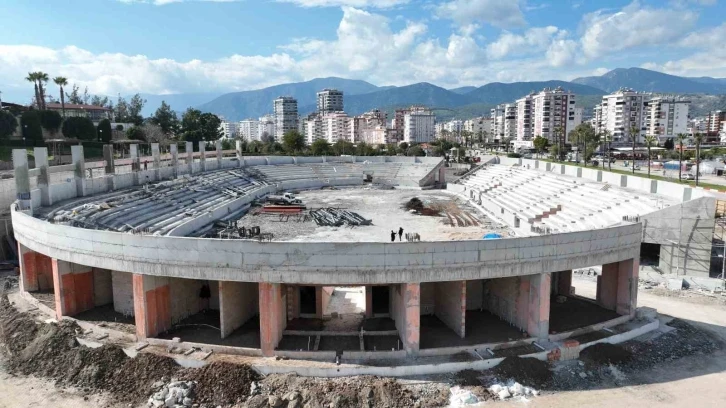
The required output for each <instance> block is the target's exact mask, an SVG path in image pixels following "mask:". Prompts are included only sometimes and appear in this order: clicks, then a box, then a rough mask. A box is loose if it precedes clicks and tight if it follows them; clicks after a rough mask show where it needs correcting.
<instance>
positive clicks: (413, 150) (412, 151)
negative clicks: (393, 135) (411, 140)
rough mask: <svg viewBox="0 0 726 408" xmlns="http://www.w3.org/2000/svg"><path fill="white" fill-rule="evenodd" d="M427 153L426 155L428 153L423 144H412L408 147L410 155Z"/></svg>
mask: <svg viewBox="0 0 726 408" xmlns="http://www.w3.org/2000/svg"><path fill="white" fill-rule="evenodd" d="M425 155H426V153H425V152H424V151H423V149H422V148H421V146H418V145H416V146H411V147H410V148H409V149H408V156H425Z"/></svg>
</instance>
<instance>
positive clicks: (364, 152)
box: [355, 142, 378, 156]
mask: <svg viewBox="0 0 726 408" xmlns="http://www.w3.org/2000/svg"><path fill="white" fill-rule="evenodd" d="M377 153H378V152H377V149H376V148H375V147H373V145H370V144H368V143H366V142H360V143H358V144H357V145H356V146H355V154H357V155H358V156H375V155H376V154H377Z"/></svg>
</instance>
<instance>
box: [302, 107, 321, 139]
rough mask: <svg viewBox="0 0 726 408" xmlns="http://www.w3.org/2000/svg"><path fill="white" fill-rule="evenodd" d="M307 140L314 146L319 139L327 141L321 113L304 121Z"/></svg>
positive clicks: (311, 115) (314, 114)
mask: <svg viewBox="0 0 726 408" xmlns="http://www.w3.org/2000/svg"><path fill="white" fill-rule="evenodd" d="M303 125H304V127H305V139H306V140H307V143H308V144H313V142H315V141H316V140H318V139H325V135H324V134H323V118H322V115H320V114H319V113H317V112H315V113H311V114H309V115H308V116H307V117H306V118H305V119H304V120H303Z"/></svg>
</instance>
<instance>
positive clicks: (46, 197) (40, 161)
mask: <svg viewBox="0 0 726 408" xmlns="http://www.w3.org/2000/svg"><path fill="white" fill-rule="evenodd" d="M33 155H34V156H35V168H36V169H38V170H40V174H39V175H38V179H37V185H38V189H40V204H41V205H42V206H43V207H46V206H50V205H52V204H53V202H52V201H51V197H50V189H49V188H48V185H49V184H50V173H48V148H47V147H35V148H33Z"/></svg>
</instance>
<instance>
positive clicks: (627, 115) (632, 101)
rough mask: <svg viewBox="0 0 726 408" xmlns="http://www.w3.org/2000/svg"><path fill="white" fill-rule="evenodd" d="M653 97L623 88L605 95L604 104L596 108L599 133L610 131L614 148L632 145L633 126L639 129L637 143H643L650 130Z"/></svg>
mask: <svg viewBox="0 0 726 408" xmlns="http://www.w3.org/2000/svg"><path fill="white" fill-rule="evenodd" d="M650 97H651V95H650V94H648V93H643V92H636V91H634V90H632V89H629V88H623V89H620V90H618V91H617V92H615V93H613V94H610V95H604V96H603V97H602V103H601V104H600V105H599V106H598V107H596V108H595V117H596V118H599V120H597V122H598V124H599V126H598V127H597V128H596V129H595V130H596V131H598V132H602V131H608V132H610V134H611V135H612V138H613V146H617V145H627V144H630V143H632V142H631V141H632V138H631V135H630V128H631V126H633V125H634V126H635V127H636V128H637V129H638V133H637V135H634V137H635V140H636V142H638V143H642V142H643V136H644V134H645V132H646V131H647V129H648V126H647V125H648V123H649V122H650V118H649V117H648V101H649V100H650Z"/></svg>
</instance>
